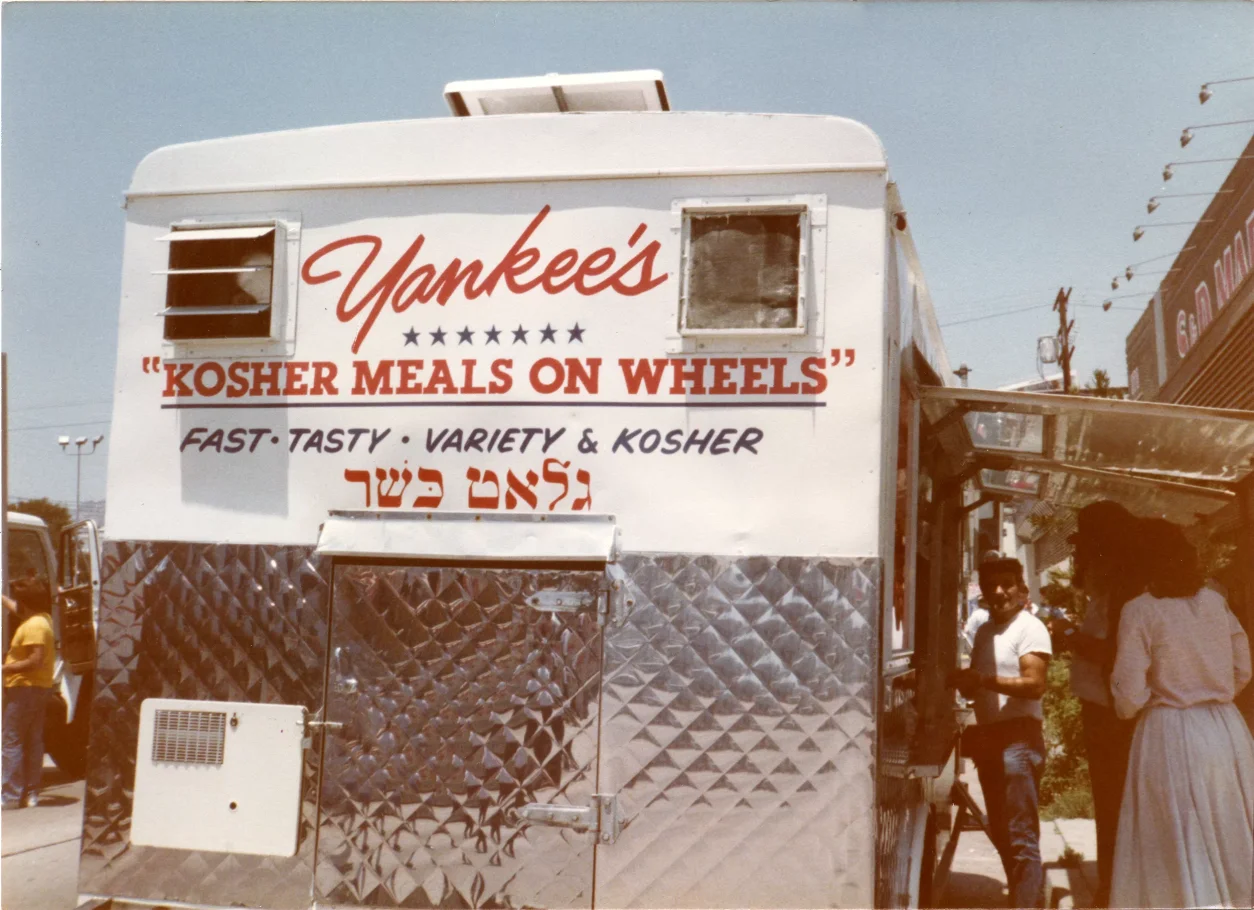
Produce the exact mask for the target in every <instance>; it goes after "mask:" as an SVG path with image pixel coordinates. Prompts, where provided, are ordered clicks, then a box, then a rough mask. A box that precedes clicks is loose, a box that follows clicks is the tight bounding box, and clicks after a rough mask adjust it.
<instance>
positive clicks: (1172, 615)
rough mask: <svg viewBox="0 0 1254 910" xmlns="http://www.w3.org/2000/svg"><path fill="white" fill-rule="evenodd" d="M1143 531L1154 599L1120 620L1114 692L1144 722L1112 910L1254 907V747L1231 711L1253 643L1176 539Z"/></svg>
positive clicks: (1144, 599) (1126, 795)
mask: <svg viewBox="0 0 1254 910" xmlns="http://www.w3.org/2000/svg"><path fill="white" fill-rule="evenodd" d="M1142 526H1143V531H1142V534H1143V537H1144V540H1143V552H1144V555H1145V571H1146V575H1147V577H1148V582H1149V584H1148V588H1149V590H1148V592H1147V593H1145V594H1142V595H1141V596H1140V597H1137V598H1136V599H1135V600H1131V601H1129V602H1128V603H1127V605H1125V606H1124V608H1123V617H1122V620H1121V622H1120V625H1119V647H1118V656H1117V657H1116V659H1115V666H1114V671H1113V673H1112V675H1111V682H1110V687H1111V693H1112V695H1113V696H1114V703H1115V710H1116V711H1117V712H1118V714H1119V716H1121V717H1133V716H1135V715H1137V714H1138V712H1139V714H1140V717H1139V719H1138V721H1137V726H1136V733H1135V735H1134V736H1133V740H1132V756H1131V759H1130V761H1129V763H1128V777H1127V783H1126V785H1125V786H1124V791H1123V806H1122V809H1121V812H1120V817H1119V834H1118V838H1117V841H1116V845H1115V863H1114V879H1113V882H1112V885H1111V895H1110V905H1111V906H1112V907H1250V906H1254V738H1252V737H1251V735H1250V730H1249V727H1247V726H1246V723H1245V720H1244V719H1243V718H1242V717H1241V714H1240V712H1239V711H1238V710H1237V708H1236V706H1234V705H1233V703H1232V699H1233V696H1235V695H1236V694H1237V692H1239V691H1240V690H1241V689H1242V688H1243V687H1244V686H1245V684H1246V683H1248V682H1249V681H1250V648H1249V643H1248V641H1247V640H1246V636H1245V633H1244V632H1243V631H1242V629H1241V626H1240V624H1239V623H1238V622H1237V619H1236V617H1235V616H1233V615H1232V612H1231V611H1230V610H1229V609H1228V604H1227V602H1226V601H1225V600H1224V598H1223V596H1222V595H1221V594H1219V593H1218V592H1216V591H1213V590H1211V589H1210V588H1207V587H1204V586H1203V577H1202V573H1201V571H1200V570H1199V568H1198V562H1197V554H1196V552H1195V551H1194V550H1193V547H1192V546H1190V545H1189V543H1188V541H1187V540H1186V539H1185V537H1184V533H1183V532H1182V531H1181V530H1180V528H1178V527H1176V526H1175V525H1173V524H1171V523H1169V522H1166V521H1161V520H1150V521H1145V522H1143V523H1142Z"/></svg>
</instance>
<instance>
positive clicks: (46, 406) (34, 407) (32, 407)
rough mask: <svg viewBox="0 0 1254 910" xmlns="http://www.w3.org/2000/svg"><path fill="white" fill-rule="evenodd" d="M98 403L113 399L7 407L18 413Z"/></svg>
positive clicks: (109, 401)
mask: <svg viewBox="0 0 1254 910" xmlns="http://www.w3.org/2000/svg"><path fill="white" fill-rule="evenodd" d="M98 404H113V399H112V398H108V399H105V400H104V401H71V402H67V403H66V404H34V405H30V406H29V407H25V408H9V413H10V414H19V413H23V412H25V411H51V410H53V409H54V408H85V407H89V406H93V405H98Z"/></svg>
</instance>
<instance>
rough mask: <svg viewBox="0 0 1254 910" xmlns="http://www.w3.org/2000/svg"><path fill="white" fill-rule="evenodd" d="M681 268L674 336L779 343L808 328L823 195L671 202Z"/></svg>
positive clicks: (701, 343)
mask: <svg viewBox="0 0 1254 910" xmlns="http://www.w3.org/2000/svg"><path fill="white" fill-rule="evenodd" d="M675 211H676V214H677V215H678V216H679V218H678V220H679V224H678V228H679V230H680V234H681V249H682V270H681V281H680V295H679V296H680V299H679V306H678V312H677V320H676V321H677V323H678V325H677V329H678V334H679V337H680V338H682V339H687V340H689V341H692V342H697V343H696V347H698V348H704V347H707V346H708V342H711V341H713V342H715V343H717V342H718V340H719V339H725V340H726V341H727V342H730V343H733V344H734V343H741V342H749V343H752V342H754V341H755V340H756V341H759V342H765V343H767V344H771V343H772V340H774V343H775V344H776V345H777V346H779V347H781V348H783V349H788V348H789V347H790V341H796V340H798V339H802V338H805V337H806V336H807V335H813V334H814V330H815V313H816V302H815V300H814V290H813V289H814V288H816V287H819V286H821V275H820V274H816V269H815V267H814V266H815V259H814V250H815V249H816V247H819V242H818V241H817V240H816V236H821V235H822V232H823V228H824V225H825V211H826V202H825V200H824V199H823V198H822V197H812V196H805V197H790V198H772V199H754V198H742V199H740V200H738V201H734V202H733V201H731V200H718V199H700V200H681V201H678V202H676V203H675Z"/></svg>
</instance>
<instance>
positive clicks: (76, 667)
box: [58, 520, 100, 675]
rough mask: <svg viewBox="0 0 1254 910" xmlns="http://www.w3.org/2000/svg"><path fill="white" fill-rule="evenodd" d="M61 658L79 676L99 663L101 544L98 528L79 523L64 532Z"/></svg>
mask: <svg viewBox="0 0 1254 910" xmlns="http://www.w3.org/2000/svg"><path fill="white" fill-rule="evenodd" d="M58 552H59V557H60V558H59V560H58V562H59V563H60V570H61V580H60V594H61V656H62V659H63V660H64V661H65V664H66V666H67V667H68V668H69V669H70V670H71V671H73V672H74V673H77V674H80V675H82V674H84V673H88V672H90V671H91V669H92V668H93V667H94V666H95V663H96V628H97V624H98V623H99V621H100V544H99V540H98V534H97V531H96V525H95V523H94V522H92V521H90V520H89V521H80V522H76V523H75V524H72V525H70V526H69V527H67V528H65V529H64V530H63V531H62V532H61V540H60V546H59V551H58Z"/></svg>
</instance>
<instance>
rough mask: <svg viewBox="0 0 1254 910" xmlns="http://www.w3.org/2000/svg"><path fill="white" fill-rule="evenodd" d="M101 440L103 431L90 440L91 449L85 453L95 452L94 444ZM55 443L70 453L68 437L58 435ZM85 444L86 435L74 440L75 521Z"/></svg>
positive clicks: (80, 488)
mask: <svg viewBox="0 0 1254 910" xmlns="http://www.w3.org/2000/svg"><path fill="white" fill-rule="evenodd" d="M102 442H104V434H103V433H101V434H100V435H99V436H97V437H96V438H95V439H93V440H91V451H89V452H88V453H87V454H88V455H91V454H92V453H93V452H95V451H96V446H98V445H100V443H102ZM57 445H59V446H60V447H61V451H62V452H64V453H65V454H67V455H68V454H69V453H70V437H68V436H59V437H58V438H57ZM85 445H87V437H86V436H80V437H78V438H77V439H75V440H74V461H75V463H76V464H75V468H76V470H75V472H74V520H75V521H78V510H79V498H80V493H81V490H82V488H83V446H85Z"/></svg>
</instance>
